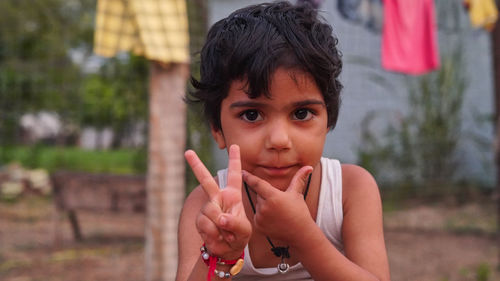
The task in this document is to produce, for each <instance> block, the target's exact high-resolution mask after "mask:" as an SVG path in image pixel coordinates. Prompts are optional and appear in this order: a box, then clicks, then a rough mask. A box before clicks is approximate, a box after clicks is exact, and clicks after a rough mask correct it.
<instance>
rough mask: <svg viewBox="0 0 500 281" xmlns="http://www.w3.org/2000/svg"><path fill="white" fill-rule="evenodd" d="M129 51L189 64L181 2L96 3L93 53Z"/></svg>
mask: <svg viewBox="0 0 500 281" xmlns="http://www.w3.org/2000/svg"><path fill="white" fill-rule="evenodd" d="M120 51H133V52H134V53H135V54H138V55H144V56H145V57H146V58H148V59H150V60H154V61H159V62H163V63H188V62H189V33H188V20H187V10H186V3H185V1H184V0H98V2H97V16H96V30H95V33H94V52H95V53H96V54H98V55H101V56H105V57H112V56H114V55H116V54H117V53H118V52H120Z"/></svg>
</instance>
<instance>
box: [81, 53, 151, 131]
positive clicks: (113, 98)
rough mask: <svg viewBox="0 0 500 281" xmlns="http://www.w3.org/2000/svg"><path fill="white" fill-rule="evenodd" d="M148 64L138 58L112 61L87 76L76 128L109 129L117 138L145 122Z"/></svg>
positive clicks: (131, 56) (130, 57)
mask: <svg viewBox="0 0 500 281" xmlns="http://www.w3.org/2000/svg"><path fill="white" fill-rule="evenodd" d="M148 67H149V64H148V61H147V60H146V59H145V58H142V57H138V56H133V55H130V56H124V57H122V58H113V59H109V60H107V61H106V63H105V64H104V65H103V66H102V67H101V68H100V69H99V72H98V73H93V74H88V75H87V76H86V77H85V79H84V82H83V87H82V89H81V97H80V107H79V110H80V114H79V124H81V125H82V126H93V127H96V128H100V129H102V128H104V127H107V126H110V127H112V128H113V129H114V132H115V133H117V135H118V138H117V139H120V136H122V135H125V134H126V133H127V130H128V129H129V128H130V126H131V125H132V124H133V123H134V122H136V121H139V120H143V121H145V120H147V108H148V88H147V85H148V73H149V71H148Z"/></svg>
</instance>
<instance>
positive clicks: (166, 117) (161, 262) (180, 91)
mask: <svg viewBox="0 0 500 281" xmlns="http://www.w3.org/2000/svg"><path fill="white" fill-rule="evenodd" d="M188 74H189V68H188V65H186V64H172V65H168V66H165V65H161V64H159V63H155V62H153V63H152V64H151V72H150V75H151V78H150V100H149V110H150V112H149V119H150V120H149V126H150V127H149V151H148V156H149V159H148V173H147V215H146V246H145V256H146V257H145V258H146V259H145V262H146V280H147V281H160V280H174V279H175V272H176V269H177V222H178V217H179V214H180V210H181V207H182V202H183V201H184V196H185V183H184V182H185V179H184V170H185V164H184V157H183V156H184V149H185V142H186V140H185V139H186V132H185V131H186V129H185V128H186V124H185V123H186V105H185V103H184V101H183V97H184V94H185V91H186V80H187V77H188Z"/></svg>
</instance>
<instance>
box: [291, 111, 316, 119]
mask: <svg viewBox="0 0 500 281" xmlns="http://www.w3.org/2000/svg"><path fill="white" fill-rule="evenodd" d="M312 117H313V112H312V111H311V110H309V109H307V108H300V109H297V110H296V111H295V112H294V113H293V119H295V120H301V121H306V120H310V119H311V118H312Z"/></svg>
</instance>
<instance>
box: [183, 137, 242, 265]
mask: <svg viewBox="0 0 500 281" xmlns="http://www.w3.org/2000/svg"><path fill="white" fill-rule="evenodd" d="M185 157H186V160H187V162H188V163H189V166H191V169H192V170H193V172H194V174H195V176H196V178H197V179H198V181H199V182H200V185H201V186H202V188H203V190H204V191H205V193H206V194H207V196H208V198H209V200H208V202H207V203H206V204H205V205H204V206H203V207H202V208H201V210H200V213H199V214H198V216H197V218H196V228H197V229H198V232H199V233H200V236H201V238H202V239H203V241H205V245H206V247H207V249H208V250H209V252H210V253H211V254H212V255H214V256H217V257H221V258H224V259H235V258H238V257H239V256H240V255H241V253H242V252H243V250H244V249H245V246H246V245H247V244H248V241H249V239H250V235H251V233H252V226H251V224H250V221H249V220H248V218H247V216H246V214H245V209H244V207H243V203H242V196H241V186H242V174H241V159H240V148H239V146H237V145H232V146H231V147H230V148H229V164H228V172H227V185H226V187H225V188H224V189H220V188H219V186H218V185H217V183H216V182H215V180H214V178H213V177H212V175H211V174H210V172H209V171H208V169H207V168H206V167H205V165H203V162H201V160H200V159H199V158H198V156H197V155H196V153H195V152H194V151H192V150H188V151H186V153H185Z"/></svg>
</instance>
